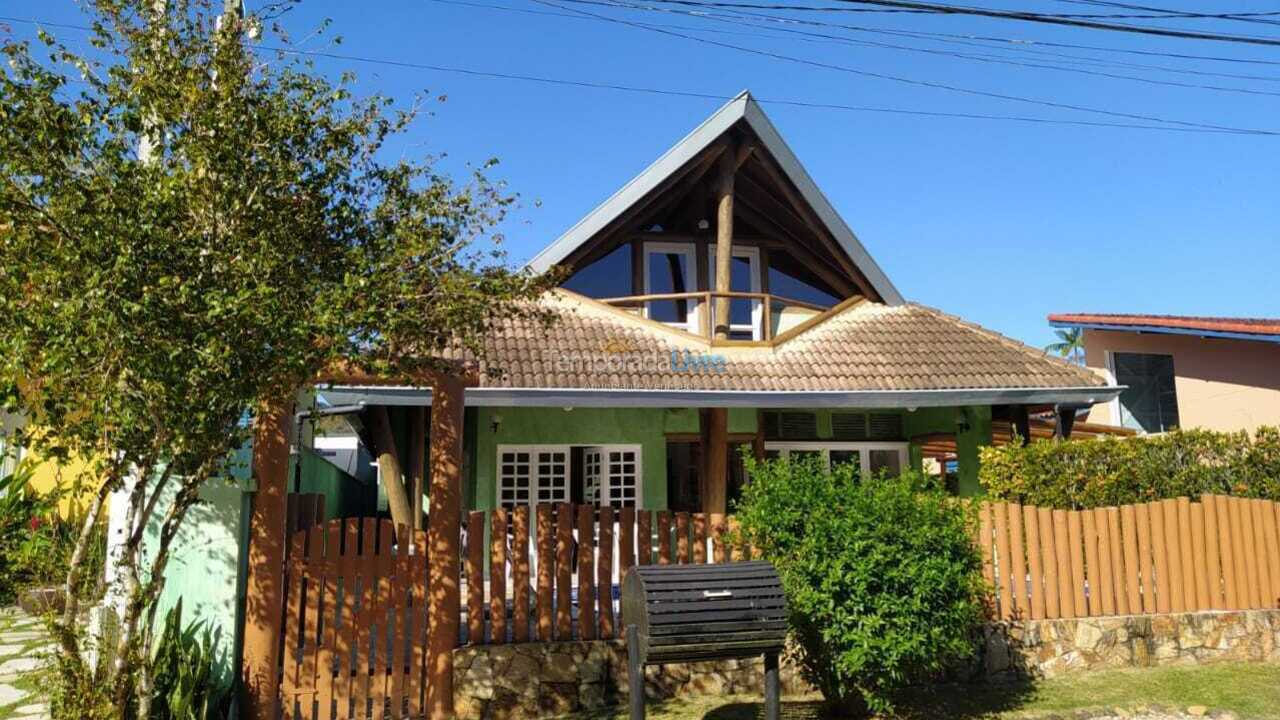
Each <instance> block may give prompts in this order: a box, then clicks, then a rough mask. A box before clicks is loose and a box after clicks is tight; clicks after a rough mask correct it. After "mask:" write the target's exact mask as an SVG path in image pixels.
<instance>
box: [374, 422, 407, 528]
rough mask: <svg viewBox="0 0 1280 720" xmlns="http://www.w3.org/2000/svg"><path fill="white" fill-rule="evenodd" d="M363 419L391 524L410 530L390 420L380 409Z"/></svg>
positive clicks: (402, 474)
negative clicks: (371, 437) (374, 450)
mask: <svg viewBox="0 0 1280 720" xmlns="http://www.w3.org/2000/svg"><path fill="white" fill-rule="evenodd" d="M366 417H367V418H368V419H369V420H370V421H371V422H370V423H369V425H370V428H369V429H370V430H371V431H372V432H373V442H374V444H375V445H376V446H377V447H376V448H375V449H376V450H377V452H378V474H379V475H380V476H381V477H382V486H383V487H384V488H386V491H387V506H388V507H389V508H390V509H391V522H392V523H394V524H395V526H396V527H400V526H404V527H409V528H411V527H413V526H414V524H413V506H412V504H410V502H409V493H407V492H405V489H404V479H403V478H404V471H403V469H402V466H401V464H400V457H399V455H397V453H396V439H395V436H394V435H393V434H392V433H391V418H390V417H388V416H387V409H386V408H385V407H383V406H381V405H379V406H376V407H372V408H369V411H368V413H367V414H366Z"/></svg>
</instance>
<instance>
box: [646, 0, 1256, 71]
mask: <svg viewBox="0 0 1280 720" xmlns="http://www.w3.org/2000/svg"><path fill="white" fill-rule="evenodd" d="M650 2H656V3H661V4H664V5H684V6H691V7H715V8H727V9H734V10H735V11H736V12H739V13H741V14H749V15H755V16H758V17H773V18H777V16H769V15H760V14H758V13H745V12H743V9H748V10H750V9H756V10H830V11H833V12H841V11H856V9H854V8H831V7H803V6H796V5H777V4H771V5H763V4H751V3H743V2H718V1H716V0H650ZM778 19H780V20H781V19H782V18H778ZM787 20H789V21H792V22H798V23H807V24H819V25H822V24H828V25H831V26H832V27H841V28H846V29H850V30H860V31H864V32H886V33H900V34H906V35H921V36H927V37H936V38H955V39H967V40H983V41H990V42H1000V43H1009V44H1014V45H1019V46H1029V45H1040V46H1044V47H1057V48H1067V49H1073V50H1092V51H1096V52H1109V53H1119V54H1126V55H1141V56H1148V57H1167V58H1174V59H1178V60H1203V61H1210V62H1226V63H1240V64H1248V65H1275V66H1280V61H1275V60H1254V59H1248V58H1236V57H1225V56H1220V55H1200V54H1195V53H1176V52H1168V51H1158V50H1135V49H1131V48H1118V47H1107V46H1105V45H1081V44H1073V43H1061V42H1049V41H1045V40H1034V39H1030V38H1008V37H999V36H991V35H974V34H960V33H940V32H924V31H907V30H880V29H877V28H867V27H859V26H855V25H838V24H829V23H821V22H819V21H815V20H807V21H805V20H799V19H796V18H787Z"/></svg>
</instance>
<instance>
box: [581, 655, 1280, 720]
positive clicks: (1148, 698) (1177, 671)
mask: <svg viewBox="0 0 1280 720" xmlns="http://www.w3.org/2000/svg"><path fill="white" fill-rule="evenodd" d="M1192 705H1204V706H1206V707H1208V708H1209V709H1210V710H1229V711H1231V712H1233V713H1235V714H1236V716H1237V717H1238V718H1240V720H1280V665H1264V664H1243V663H1242V664H1222V665H1210V666H1207V667H1174V668H1153V669H1146V670H1112V671H1107V672H1099V673H1090V674H1082V675H1077V676H1074V677H1067V678H1059V679H1055V680H1045V681H1041V682H1038V683H1035V684H1034V685H1016V686H994V685H955V686H940V687H937V688H930V689H928V690H926V691H921V692H920V693H918V694H916V695H915V696H914V697H913V698H911V699H910V701H909V702H908V703H906V704H905V705H904V706H903V707H900V708H899V715H898V717H900V718H904V719H905V720H932V719H933V718H937V719H939V720H978V719H980V718H991V719H1001V720H1003V719H1006V718H1009V719H1012V718H1024V717H1027V718H1031V717H1036V716H1040V715H1051V714H1055V713H1064V712H1072V711H1076V710H1087V709H1093V708H1098V709H1102V708H1115V707H1121V708H1125V709H1129V710H1132V709H1135V708H1139V707H1142V706H1150V707H1165V708H1167V707H1177V708H1180V709H1182V710H1186V709H1187V708H1188V707H1189V706H1192ZM761 715H762V710H761V705H760V698H759V697H751V696H720V697H708V698H694V699H689V700H675V701H670V702H665V703H656V702H650V704H649V712H648V717H649V718H651V719H652V720H755V718H758V717H761ZM782 716H783V718H786V719H787V720H811V719H812V720H817V719H819V718H823V715H822V713H821V707H820V702H819V699H818V698H810V699H802V700H789V701H787V702H785V703H783V711H782ZM589 717H590V718H591V719H592V720H625V718H626V717H627V711H626V708H614V709H611V710H610V711H609V712H606V713H602V714H596V715H591V716H589Z"/></svg>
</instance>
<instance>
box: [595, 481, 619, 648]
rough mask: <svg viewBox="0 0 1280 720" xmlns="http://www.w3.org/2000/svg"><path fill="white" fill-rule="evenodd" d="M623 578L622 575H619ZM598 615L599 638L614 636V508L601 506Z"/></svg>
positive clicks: (597, 567)
mask: <svg viewBox="0 0 1280 720" xmlns="http://www.w3.org/2000/svg"><path fill="white" fill-rule="evenodd" d="M619 579H621V576H619ZM596 604H597V609H596V616H597V618H598V622H599V623H600V632H599V635H598V636H599V638H600V639H601V640H609V639H611V638H613V508H612V507H609V506H608V505H601V506H600V557H599V558H598V560H597V561H596Z"/></svg>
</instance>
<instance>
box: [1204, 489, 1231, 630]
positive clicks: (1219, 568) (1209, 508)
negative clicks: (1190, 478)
mask: <svg viewBox="0 0 1280 720" xmlns="http://www.w3.org/2000/svg"><path fill="white" fill-rule="evenodd" d="M1200 506H1201V507H1203V508H1204V555H1205V562H1206V564H1207V567H1206V572H1207V574H1208V576H1209V607H1211V608H1213V609H1214V610H1222V609H1224V608H1226V607H1227V602H1226V598H1225V596H1224V594H1225V593H1226V585H1227V574H1228V571H1227V567H1226V565H1224V564H1223V563H1222V559H1221V558H1222V545H1221V542H1222V541H1221V539H1220V538H1221V534H1220V530H1219V529H1218V498H1217V497H1215V496H1213V495H1210V494H1208V493H1206V494H1204V495H1201V496H1200Z"/></svg>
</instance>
